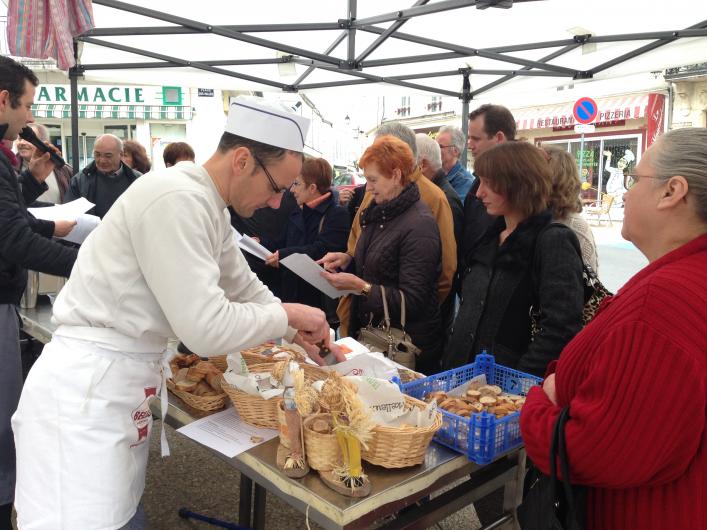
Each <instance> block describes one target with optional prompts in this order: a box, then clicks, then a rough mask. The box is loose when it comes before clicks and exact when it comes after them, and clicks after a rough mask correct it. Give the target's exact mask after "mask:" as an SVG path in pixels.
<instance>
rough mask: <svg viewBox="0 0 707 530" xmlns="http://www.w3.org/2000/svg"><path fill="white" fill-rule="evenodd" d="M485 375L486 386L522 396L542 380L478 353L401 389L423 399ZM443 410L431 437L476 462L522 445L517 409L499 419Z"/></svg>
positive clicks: (487, 460)
mask: <svg viewBox="0 0 707 530" xmlns="http://www.w3.org/2000/svg"><path fill="white" fill-rule="evenodd" d="M481 374H486V381H487V383H488V384H489V385H498V386H500V387H501V388H502V389H503V391H504V392H508V393H509V394H519V395H522V396H525V395H526V394H527V393H528V391H529V390H530V389H531V388H532V387H533V386H535V385H537V384H539V383H540V382H541V381H542V379H541V378H539V377H536V376H534V375H530V374H526V373H523V372H519V371H518V370H513V369H512V368H506V367H505V366H501V365H500V364H496V363H495V361H494V357H493V355H487V354H483V353H482V354H479V355H477V356H476V359H475V360H474V362H473V363H471V364H467V365H465V366H461V367H459V368H454V369H453V370H448V371H446V372H441V373H439V374H436V375H431V376H429V377H425V378H424V379H418V380H416V381H410V382H409V383H405V384H403V385H402V389H403V392H404V393H405V394H408V395H410V396H412V397H414V398H417V399H423V400H424V398H425V396H426V395H427V394H429V393H430V392H435V391H439V390H442V391H444V392H449V391H450V390H452V389H453V388H456V387H458V386H459V385H462V384H464V383H466V382H467V381H468V380H469V379H472V378H474V377H476V376H478V375H481ZM440 412H441V413H442V422H443V425H442V428H441V429H440V430H439V431H437V434H435V437H434V440H435V441H437V442H439V443H441V444H442V445H446V446H447V447H449V448H451V449H454V450H455V451H458V452H460V453H462V454H465V455H467V456H468V457H469V459H470V460H472V461H474V462H476V463H477V464H488V463H489V462H492V461H493V460H494V459H495V458H496V457H497V456H499V455H501V454H502V453H505V452H506V451H510V450H511V449H515V448H516V447H519V446H521V445H522V444H523V440H522V439H521V436H520V424H519V419H520V412H514V413H513V414H509V415H508V416H505V417H504V418H501V419H496V416H494V415H493V414H488V413H486V412H479V413H476V414H472V415H471V417H469V418H464V417H462V416H458V415H456V414H452V413H451V412H447V411H446V410H442V409H440Z"/></svg>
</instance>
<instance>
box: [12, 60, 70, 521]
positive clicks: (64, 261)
mask: <svg viewBox="0 0 707 530" xmlns="http://www.w3.org/2000/svg"><path fill="white" fill-rule="evenodd" d="M38 84H39V81H38V80H37V77H36V76H35V75H34V73H32V71H31V70H29V69H28V68H27V67H25V66H23V65H21V64H19V63H16V62H15V61H13V60H12V59H9V58H7V57H0V140H9V141H13V140H15V139H17V135H18V133H19V132H20V131H21V130H22V129H23V128H24V127H25V126H26V125H27V124H28V123H31V122H32V121H33V119H32V112H31V110H30V109H31V108H32V102H33V101H34V92H35V88H36V86H37V85H38ZM53 169H54V165H53V164H52V162H51V161H50V160H49V153H45V154H43V155H42V153H39V152H37V151H35V153H34V154H33V155H32V158H30V161H29V169H27V170H25V171H23V172H22V174H21V175H20V179H21V182H22V184H23V185H22V189H20V186H19V182H18V179H17V177H16V175H15V171H14V169H13V167H12V165H11V164H10V161H9V160H8V158H7V157H6V156H5V154H4V153H3V152H2V151H0V528H11V527H12V526H11V525H10V515H11V513H12V502H13V498H14V490H15V448H14V444H13V440H12V431H11V429H10V417H11V416H12V413H13V412H14V411H15V408H16V407H17V401H18V400H19V398H20V391H21V389H22V360H21V357H20V336H19V335H20V331H19V324H18V317H17V305H18V304H19V303H20V298H21V297H22V293H23V292H24V290H25V286H26V285H27V268H31V269H33V270H36V271H41V272H47V273H49V274H55V275H61V276H68V275H69V273H70V272H71V267H72V266H73V264H74V261H75V260H76V250H74V249H70V248H68V247H64V246H62V245H60V244H58V243H55V242H53V241H52V240H51V239H50V238H51V236H52V235H66V234H68V233H69V231H70V230H71V228H72V226H73V225H74V224H75V222H70V221H56V222H52V221H39V220H37V219H35V218H34V217H32V216H31V215H30V214H29V213H28V212H27V208H26V207H25V205H26V203H27V202H31V201H33V200H35V199H36V198H37V197H38V196H39V195H40V194H41V193H43V192H44V191H46V190H47V185H46V184H45V183H44V180H45V179H46V178H47V177H48V176H49V174H50V173H51V172H52V170H53Z"/></svg>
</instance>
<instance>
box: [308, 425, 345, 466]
mask: <svg viewBox="0 0 707 530" xmlns="http://www.w3.org/2000/svg"><path fill="white" fill-rule="evenodd" d="M317 419H324V420H327V421H328V422H329V423H330V424H331V414H312V415H311V416H307V418H306V419H305V420H304V452H305V454H306V455H307V462H308V463H309V467H311V468H312V469H316V470H317V471H330V470H332V469H334V467H336V466H337V465H339V464H341V449H340V448H339V443H338V442H337V440H336V435H335V434H333V433H332V434H320V433H317V432H314V431H313V430H312V429H311V428H310V427H311V425H312V422H313V421H314V420H317Z"/></svg>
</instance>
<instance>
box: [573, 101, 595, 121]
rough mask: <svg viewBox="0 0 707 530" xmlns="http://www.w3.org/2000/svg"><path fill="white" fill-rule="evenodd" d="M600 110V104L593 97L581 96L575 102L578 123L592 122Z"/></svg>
mask: <svg viewBox="0 0 707 530" xmlns="http://www.w3.org/2000/svg"><path fill="white" fill-rule="evenodd" d="M598 112H599V106H598V105H597V102H596V101H594V100H593V99H592V98H579V99H578V100H577V101H576V102H575V104H574V109H573V114H574V119H575V120H577V122H578V123H592V122H593V121H594V119H595V118H596V117H597V113H598Z"/></svg>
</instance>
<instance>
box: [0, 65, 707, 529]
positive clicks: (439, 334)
mask: <svg viewBox="0 0 707 530" xmlns="http://www.w3.org/2000/svg"><path fill="white" fill-rule="evenodd" d="M0 74H1V75H0V132H2V138H3V140H4V141H5V144H7V143H8V142H13V141H14V140H16V138H17V134H18V132H19V130H20V129H22V128H23V127H24V126H26V125H27V124H29V125H30V126H32V127H33V128H34V129H35V132H36V134H37V136H38V137H39V138H40V139H42V140H43V141H45V142H47V141H48V140H49V138H48V134H47V131H46V128H44V127H43V126H41V125H39V124H34V123H32V122H33V119H32V116H31V113H30V110H29V109H30V108H31V103H32V100H33V97H34V92H35V88H36V87H37V85H38V80H37V78H36V76H34V74H33V73H32V72H31V71H30V70H28V69H27V68H26V67H24V66H22V65H19V64H17V63H15V62H14V61H12V60H10V59H7V58H0ZM468 120H469V121H468V135H467V137H465V136H464V133H463V132H462V131H461V130H460V129H459V128H456V127H450V126H445V127H442V128H441V129H440V130H439V132H438V134H437V135H436V137H435V138H432V137H431V136H429V135H426V134H417V135H416V134H415V133H414V132H413V131H412V130H411V129H409V128H408V127H406V126H405V125H402V124H400V123H395V122H392V123H391V122H386V123H384V124H382V125H381V126H380V127H379V128H378V130H377V131H376V135H375V139H374V140H373V142H372V144H371V145H370V146H369V147H368V148H367V149H366V150H365V151H364V152H363V154H362V155H361V157H360V160H359V161H358V165H359V167H360V168H361V169H362V171H363V173H364V176H365V178H366V184H365V186H361V187H359V188H357V189H355V190H342V191H341V193H340V192H339V190H337V189H335V188H333V187H332V177H333V172H332V167H331V165H330V163H329V162H328V161H327V160H324V159H322V158H308V157H304V156H303V154H302V153H303V150H304V138H305V137H306V133H307V128H308V122H307V120H306V119H304V118H301V117H300V116H297V115H292V114H290V113H288V112H287V111H286V110H283V109H279V108H275V109H273V108H272V107H271V106H266V105H265V104H264V103H263V102H262V101H252V100H248V99H238V100H236V102H235V103H232V104H231V108H230V110H229V115H228V120H227V124H226V128H225V132H224V133H223V136H222V137H221V140H220V143H219V144H218V146H217V148H216V150H215V152H214V153H213V154H212V155H211V156H210V157H209V158H208V160H207V161H206V162H205V163H204V164H203V165H199V164H197V163H196V162H195V159H196V156H195V153H194V151H193V150H192V148H191V147H190V146H189V145H188V144H186V143H184V142H176V143H173V144H170V145H168V146H167V147H166V148H165V150H164V164H165V167H166V169H157V170H155V169H153V168H152V166H151V163H150V161H149V158H148V156H147V153H146V150H145V148H144V147H142V146H141V145H140V144H138V143H137V142H134V141H132V140H128V141H123V140H122V139H120V138H117V137H115V136H113V135H110V134H105V135H102V136H100V137H99V138H97V139H96V142H95V145H94V153H93V161H92V162H91V163H90V164H89V165H88V166H86V167H85V168H83V169H81V170H80V171H78V172H76V173H75V174H72V173H74V170H72V169H71V168H70V167H68V166H66V167H64V168H62V169H56V168H55V167H54V166H53V164H52V163H51V161H50V159H49V155H48V154H42V153H41V152H39V151H38V150H37V149H36V148H34V146H32V145H31V144H28V143H27V142H24V141H22V140H19V141H17V143H16V154H15V153H13V152H12V151H11V150H10V149H8V145H3V147H2V153H0V177H1V178H0V359H2V364H3V369H2V370H0V422H1V424H0V450H1V453H0V455H1V456H0V466H1V467H2V469H1V473H0V504H1V505H2V507H1V508H0V528H5V527H6V526H3V525H7V524H8V523H9V520H10V513H11V510H12V504H13V502H14V503H15V505H16V508H17V512H18V522H19V523H20V527H21V528H22V527H23V526H25V527H27V528H59V527H67V528H68V527H71V528H94V527H96V528H98V527H110V528H143V526H141V525H144V514H143V513H142V512H141V510H140V508H139V501H140V497H141V495H142V490H143V487H144V473H145V463H146V455H147V452H146V451H147V445H146V444H145V443H144V441H145V439H144V438H143V437H141V438H140V439H138V440H135V439H134V438H135V437H134V431H135V428H134V426H133V425H132V423H130V422H128V423H126V421H125V419H124V417H123V416H124V415H126V414H127V416H126V417H129V413H131V412H132V411H134V410H136V409H137V408H139V407H140V406H144V405H143V404H144V402H145V398H146V397H149V395H154V394H155V393H158V392H159V391H160V389H161V388H162V387H163V376H162V371H161V364H160V358H161V352H162V349H163V348H164V344H165V342H166V339H167V338H169V337H173V336H176V337H178V338H179V339H180V340H181V341H183V342H184V344H185V345H186V346H187V347H188V348H189V349H190V350H192V351H195V352H198V353H199V354H202V355H210V354H220V353H222V352H224V351H232V350H237V349H240V348H242V347H247V346H253V345H256V344H257V343H259V342H263V341H265V340H266V339H269V338H272V337H286V338H287V339H289V340H290V341H294V342H296V343H297V344H299V345H300V346H302V347H303V348H304V349H305V350H306V351H307V352H308V353H309V354H310V355H311V356H312V357H313V358H314V359H315V360H317V361H318V362H321V361H322V360H321V358H320V357H319V356H318V353H317V352H318V351H319V350H320V346H321V344H322V342H321V341H324V344H325V345H327V346H328V347H331V348H332V349H333V350H334V352H335V355H336V356H337V358H338V359H339V360H341V359H342V357H341V352H339V351H337V350H336V347H335V346H334V345H333V344H328V330H329V327H330V326H331V327H334V328H336V329H337V330H338V333H339V334H340V335H341V336H352V337H357V336H358V334H359V332H360V331H361V330H362V329H363V328H365V327H366V326H368V325H373V326H378V325H381V323H382V322H383V320H384V313H385V311H388V312H389V315H390V321H391V325H392V326H393V327H396V328H403V327H404V330H405V331H406V332H407V333H408V334H409V336H410V339H411V341H412V343H414V345H415V346H416V347H417V349H419V355H418V356H417V358H416V363H415V364H416V370H418V371H420V372H422V373H425V374H428V375H429V374H434V373H437V372H440V371H441V370H445V369H450V368H454V367H458V366H462V365H464V364H467V363H469V362H472V361H473V360H474V357H475V356H476V354H478V353H480V352H481V351H487V352H489V353H492V354H494V355H495V356H496V362H498V363H500V364H502V365H505V366H508V367H511V368H516V369H518V370H521V371H523V372H527V373H530V374H534V375H537V376H539V377H544V383H543V385H542V387H540V386H538V387H536V388H534V389H533V390H531V392H530V394H529V395H528V399H527V403H526V405H525V408H524V409H523V413H522V415H521V429H522V434H523V438H524V441H525V444H526V447H527V451H528V455H529V457H530V458H531V459H532V461H533V463H535V464H536V465H537V466H538V467H539V468H540V469H541V470H542V471H543V472H545V473H548V472H549V462H548V457H549V452H550V437H551V433H552V429H553V425H554V422H555V420H556V418H557V417H558V415H559V414H560V411H561V410H562V409H563V408H566V407H569V410H570V414H569V416H570V419H569V420H568V422H567V424H566V431H565V432H566V438H567V451H568V453H569V455H570V475H571V479H572V481H573V483H576V484H578V485H583V486H587V487H588V488H589V495H588V500H587V517H588V520H587V528H590V529H594V530H600V529H602V530H603V529H625V530H630V529H641V530H644V529H645V530H651V529H655V530H658V529H665V528H681V529H692V528H695V529H697V528H702V527H704V524H705V522H706V521H707V510H706V509H705V507H704V504H705V503H704V502H703V501H704V499H703V498H702V499H700V495H701V493H700V492H701V491H702V490H703V488H704V483H705V478H706V477H705V474H706V473H707V471H706V469H707V456H706V454H707V435H706V434H705V432H706V431H705V422H706V419H705V410H707V365H706V364H705V363H706V356H705V351H706V350H705V345H706V344H707V340H706V339H705V337H706V336H707V334H706V333H705V322H707V275H706V274H705V271H706V270H707V129H704V128H692V129H680V130H675V131H671V132H668V133H665V134H664V135H663V136H661V137H660V138H659V139H658V140H657V142H655V143H654V145H653V146H651V147H650V148H649V149H648V150H647V151H646V152H645V153H643V156H642V157H641V158H640V161H639V163H638V165H637V166H636V172H635V173H631V174H626V175H624V176H623V179H622V182H621V185H622V186H623V189H625V190H627V191H626V192H625V194H624V195H623V200H624V201H625V202H624V207H625V213H624V222H623V228H622V235H623V236H624V238H626V239H627V240H629V241H631V242H632V243H633V244H634V245H635V246H636V247H637V248H638V249H639V250H640V251H641V252H642V253H643V254H644V255H645V256H646V257H647V258H648V261H649V265H648V266H647V267H646V268H645V269H643V270H642V271H640V272H639V273H638V274H637V275H636V276H635V277H634V278H632V279H631V280H630V281H629V282H628V283H627V284H626V285H625V286H624V287H623V288H622V289H621V290H620V291H619V292H618V293H617V294H616V295H615V296H613V297H610V298H608V299H607V300H606V301H605V302H604V303H603V304H602V306H601V307H600V309H599V311H598V313H597V315H596V317H595V318H594V319H593V320H592V321H591V322H590V323H589V324H588V325H586V326H584V327H583V318H582V317H583V309H584V305H585V302H586V300H585V296H586V295H585V292H586V290H585V287H586V285H585V283H586V278H585V276H586V271H587V270H591V271H594V272H597V271H599V270H600V266H599V265H600V264H599V260H598V255H597V250H596V246H595V242H594V238H593V235H592V231H591V229H590V227H589V226H588V224H587V222H586V221H585V220H584V219H583V217H582V215H581V212H582V203H581V201H580V191H581V190H580V179H579V175H578V173H577V165H576V162H575V160H574V157H573V156H572V155H571V154H570V153H568V152H567V151H566V150H565V149H563V148H559V147H556V146H540V147H538V146H535V145H532V144H530V143H527V142H523V141H520V140H517V139H516V125H515V119H514V117H513V115H512V113H511V112H510V111H509V110H508V109H507V108H505V107H503V106H500V105H482V106H480V107H479V108H477V109H475V110H473V111H472V112H471V113H470V115H469V116H468ZM465 148H468V150H469V152H470V153H471V155H472V156H473V171H469V170H468V169H466V168H465V167H463V166H462V164H461V159H462V153H463V151H464V149H465ZM78 197H85V198H87V199H88V200H89V201H91V202H93V203H94V204H95V207H94V209H93V211H92V213H95V215H97V216H99V217H101V218H102V219H103V221H102V222H101V224H100V225H99V227H98V228H97V229H96V230H95V231H94V233H93V234H92V235H91V236H90V238H89V239H88V240H87V241H86V243H84V245H83V246H82V248H81V252H80V253H78V254H77V251H76V249H74V248H71V247H67V246H64V245H61V244H60V243H57V242H56V241H54V240H52V236H61V235H65V234H66V233H68V232H69V231H70V230H71V229H72V226H73V223H72V222H71V221H66V222H63V221H57V222H48V221H39V220H37V219H34V218H33V217H32V215H31V214H29V213H28V212H27V208H26V206H27V205H28V204H32V205H38V206H42V205H44V204H51V203H62V202H68V201H70V200H73V199H76V198H78ZM187 212H188V215H185V213H187ZM233 228H235V229H236V230H238V232H239V233H241V234H244V235H246V236H250V237H254V238H257V239H258V240H259V241H260V243H261V244H262V245H263V246H265V247H266V248H267V249H268V250H269V251H270V252H271V255H270V256H268V257H267V259H265V260H258V259H257V258H254V257H252V256H249V255H244V254H242V253H241V252H240V251H239V250H238V249H237V246H236V245H235V243H234V241H235V239H234V238H233ZM295 253H301V254H306V255H308V256H309V257H310V258H312V259H313V260H315V261H317V262H319V263H320V264H321V265H322V266H323V268H324V272H322V275H323V277H324V278H325V279H326V280H327V281H328V282H329V283H330V284H331V285H332V286H334V287H336V288H338V289H342V290H347V291H352V292H353V293H354V294H351V295H348V296H345V297H342V298H341V299H339V300H332V299H330V298H328V297H327V296H325V295H323V294H322V293H321V292H320V291H318V290H317V289H316V288H314V287H313V286H311V285H310V284H308V283H307V282H305V281H303V280H302V279H301V278H299V277H297V276H296V275H295V274H294V273H292V272H291V271H289V269H287V267H285V266H283V265H282V264H281V262H282V260H283V259H285V258H286V257H288V256H290V255H292V254H295ZM108 255H110V256H111V259H106V256H108ZM26 269H32V270H37V271H42V272H47V273H50V274H57V275H63V276H67V277H69V281H68V283H67V284H66V286H65V287H64V289H63V290H62V291H61V293H60V295H59V297H58V298H57V300H56V303H55V305H54V319H55V321H56V323H57V324H59V328H58V329H57V332H56V333H55V335H54V338H53V339H52V341H51V343H49V344H48V345H47V346H46V348H45V350H44V352H43V353H42V355H41V357H40V358H39V360H38V361H37V363H36V364H35V366H34V367H33V369H32V371H31V372H30V375H29V377H28V379H27V381H26V382H25V383H24V390H23V382H22V376H21V370H20V364H19V363H20V352H19V342H18V337H19V330H18V324H17V315H16V310H15V307H16V306H17V304H18V302H19V298H20V296H21V295H22V291H23V289H24V285H25V282H26ZM276 296H277V298H276ZM384 298H385V300H384ZM187 300H188V303H185V301H187ZM384 302H385V303H384ZM384 306H385V307H387V309H384ZM126 374H130V377H127V376H126ZM20 394H21V398H20ZM18 403H19V404H18ZM677 404H679V406H677ZM73 409H77V410H76V411H75V412H73V413H71V414H72V416H71V417H72V421H71V422H69V423H71V425H67V422H65V421H63V418H64V417H65V415H66V414H67V413H69V412H67V411H71V410H73ZM78 409H80V411H79V410H78ZM13 414H14V417H13ZM11 417H12V428H11V425H10V419H11ZM13 431H14V438H13ZM86 432H92V433H99V434H100V435H101V436H99V437H98V438H100V442H96V443H95V444H93V445H91V446H90V447H89V445H88V444H87V443H86V441H85V440H84V434H83V433H86ZM15 444H16V448H17V457H16V458H15V456H14V451H15ZM37 446H41V447H42V448H43V450H42V451H37V450H36V447H37ZM45 449H46V450H45ZM72 450H73V451H81V454H83V455H84V456H85V459H82V460H81V462H68V461H67V458H66V456H67V455H69V454H71V451H72ZM128 461H130V462H132V463H131V464H130V466H127V465H126V462H128ZM16 462H17V480H15V463H16ZM87 462H88V464H87ZM97 470H98V471H97ZM65 477H72V478H71V480H66V481H65V480H64V478H65ZM15 482H16V483H17V484H16V485H15ZM87 491H88V492H90V494H87V493H86V492H87ZM79 497H80V498H83V499H85V500H84V503H85V505H84V509H82V510H78V511H77V510H74V509H73V505H72V502H73V501H72V499H75V498H79ZM702 497H703V495H702ZM500 501H502V499H501V500H500ZM500 501H499V499H498V494H493V495H491V496H489V497H487V499H485V500H484V501H482V502H479V503H478V504H477V512H478V514H479V516H480V518H481V520H482V523H490V522H492V521H493V520H494V518H497V516H498V513H499V511H500V509H501V504H502V502H500Z"/></svg>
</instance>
